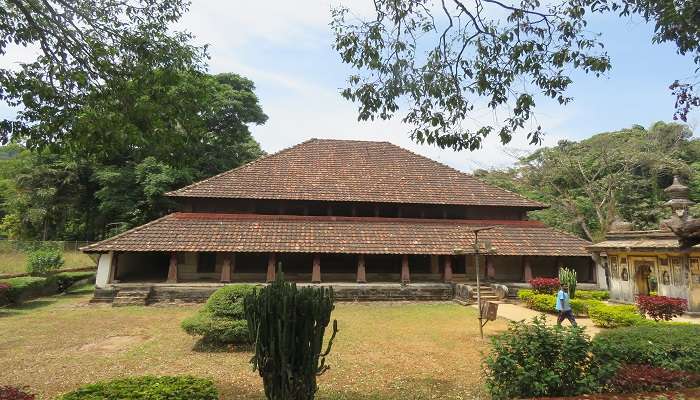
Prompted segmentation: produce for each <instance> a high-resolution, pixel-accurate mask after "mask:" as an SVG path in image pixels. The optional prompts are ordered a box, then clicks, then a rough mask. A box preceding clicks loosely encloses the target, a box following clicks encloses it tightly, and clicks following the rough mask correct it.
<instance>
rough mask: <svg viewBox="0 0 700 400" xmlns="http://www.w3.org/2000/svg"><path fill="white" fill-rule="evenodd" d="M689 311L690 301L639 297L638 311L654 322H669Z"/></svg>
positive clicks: (662, 297) (663, 297) (659, 297)
mask: <svg viewBox="0 0 700 400" xmlns="http://www.w3.org/2000/svg"><path fill="white" fill-rule="evenodd" d="M687 309H688V301H687V300H685V299H678V298H675V297H666V296H642V295H639V296H637V310H639V313H640V314H642V315H648V316H650V317H651V318H652V319H654V321H659V320H665V321H669V320H671V319H672V318H674V317H677V316H679V315H682V314H683V313H684V312H685V311H686V310H687Z"/></svg>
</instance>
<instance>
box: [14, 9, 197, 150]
mask: <svg viewBox="0 0 700 400" xmlns="http://www.w3.org/2000/svg"><path fill="white" fill-rule="evenodd" d="M187 5H188V3H187V1H186V0H133V1H131V0H130V1H122V0H77V1H73V0H71V1H67V0H41V1H35V0H0V55H3V54H5V53H6V52H7V51H8V48H9V47H10V46H11V45H16V46H22V47H35V48H38V49H39V55H38V57H37V58H36V59H35V60H33V61H30V62H26V63H22V64H20V68H19V69H7V68H5V69H0V100H2V101H5V102H7V103H8V104H9V105H11V106H17V107H20V108H21V111H20V112H19V113H18V115H17V118H16V119H15V120H3V121H0V143H6V142H7V141H8V140H9V139H10V138H13V139H14V140H25V141H26V143H27V145H28V146H29V147H30V148H36V147H42V146H45V145H47V144H57V143H61V141H62V138H63V136H64V135H65V134H67V133H68V132H71V131H72V126H71V123H72V121H73V120H74V118H75V117H76V114H77V113H78V112H79V111H80V110H81V108H82V105H83V102H84V100H85V99H86V98H87V97H89V96H90V95H93V96H94V95H95V93H99V92H100V90H101V89H102V88H103V86H104V84H105V83H106V82H111V81H113V80H115V79H120V80H125V79H127V78H129V77H135V76H139V75H140V74H141V73H144V72H145V71H151V70H154V69H168V70H189V69H195V70H201V69H202V68H203V67H204V64H203V59H204V57H205V53H204V50H203V49H199V48H196V47H194V46H191V45H189V44H188V42H189V40H190V35H189V34H188V33H183V32H171V31H170V30H169V29H170V26H169V25H170V24H171V23H173V22H175V21H177V20H178V19H179V18H180V16H181V15H182V13H183V12H184V11H186V9H187Z"/></svg>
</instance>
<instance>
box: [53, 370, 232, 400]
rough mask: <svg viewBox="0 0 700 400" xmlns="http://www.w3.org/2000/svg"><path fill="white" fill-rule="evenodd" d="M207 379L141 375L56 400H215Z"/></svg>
mask: <svg viewBox="0 0 700 400" xmlns="http://www.w3.org/2000/svg"><path fill="white" fill-rule="evenodd" d="M218 398H219V394H218V393H217V391H216V387H215V386H214V383H213V382H212V381H211V380H209V379H201V378H194V377H191V376H161V377H155V376H143V377H138V378H127V379H118V380H114V381H109V382H98V383H94V384H91V385H86V386H83V387H81V388H79V389H77V390H75V391H72V392H70V393H66V394H64V395H63V396H61V397H59V399H60V400H97V399H99V400H122V399H129V400H217V399H218Z"/></svg>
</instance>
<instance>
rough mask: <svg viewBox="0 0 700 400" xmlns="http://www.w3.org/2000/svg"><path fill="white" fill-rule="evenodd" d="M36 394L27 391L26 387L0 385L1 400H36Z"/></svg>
mask: <svg viewBox="0 0 700 400" xmlns="http://www.w3.org/2000/svg"><path fill="white" fill-rule="evenodd" d="M35 398H36V396H35V395H33V394H31V393H29V392H27V391H26V388H18V387H16V386H0V400H34V399H35Z"/></svg>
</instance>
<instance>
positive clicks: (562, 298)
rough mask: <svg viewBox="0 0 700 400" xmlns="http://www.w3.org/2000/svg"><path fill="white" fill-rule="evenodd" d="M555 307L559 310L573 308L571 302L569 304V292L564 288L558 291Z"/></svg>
mask: <svg viewBox="0 0 700 400" xmlns="http://www.w3.org/2000/svg"><path fill="white" fill-rule="evenodd" d="M562 303H563V307H562ZM554 307H555V308H556V309H557V311H569V310H571V304H569V294H568V293H566V292H564V291H563V290H559V293H557V304H556V305H555V306H554Z"/></svg>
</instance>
